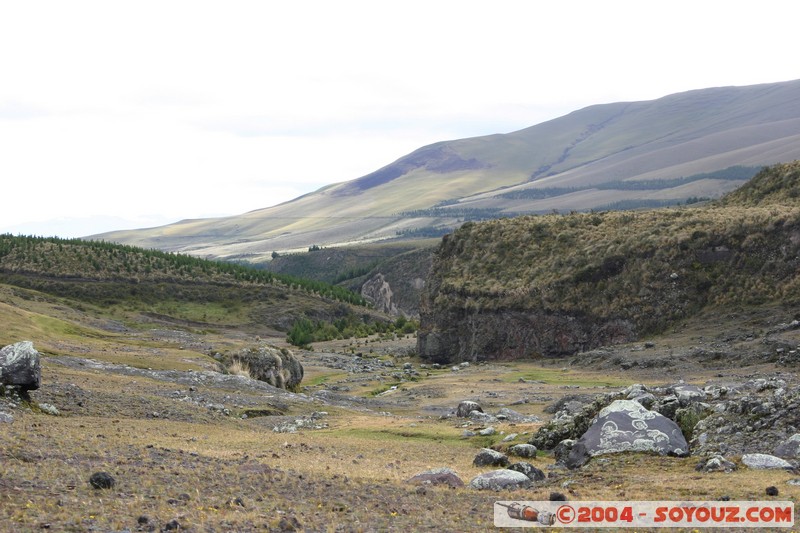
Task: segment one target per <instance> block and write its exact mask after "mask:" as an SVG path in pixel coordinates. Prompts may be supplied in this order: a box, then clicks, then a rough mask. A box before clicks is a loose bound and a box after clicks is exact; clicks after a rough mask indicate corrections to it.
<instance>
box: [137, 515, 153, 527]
mask: <svg viewBox="0 0 800 533" xmlns="http://www.w3.org/2000/svg"><path fill="white" fill-rule="evenodd" d="M136 523H137V524H139V525H140V526H146V525H147V524H149V523H150V517H149V516H145V515H141V516H140V517H139V518H137V519H136Z"/></svg>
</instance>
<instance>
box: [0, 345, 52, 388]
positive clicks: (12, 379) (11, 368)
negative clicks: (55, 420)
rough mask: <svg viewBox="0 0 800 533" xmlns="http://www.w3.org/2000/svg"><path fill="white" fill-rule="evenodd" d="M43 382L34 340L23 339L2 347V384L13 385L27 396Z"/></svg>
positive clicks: (0, 362) (0, 359)
mask: <svg viewBox="0 0 800 533" xmlns="http://www.w3.org/2000/svg"><path fill="white" fill-rule="evenodd" d="M41 383H42V369H41V363H40V361H39V352H37V351H36V349H35V348H34V347H33V343H32V342H30V341H22V342H18V343H16V344H10V345H8V346H6V347H4V348H3V349H0V386H3V387H12V388H14V389H16V390H17V391H19V392H20V393H21V394H22V395H23V396H25V395H27V393H28V391H31V390H36V389H38V388H39V386H40V385H41Z"/></svg>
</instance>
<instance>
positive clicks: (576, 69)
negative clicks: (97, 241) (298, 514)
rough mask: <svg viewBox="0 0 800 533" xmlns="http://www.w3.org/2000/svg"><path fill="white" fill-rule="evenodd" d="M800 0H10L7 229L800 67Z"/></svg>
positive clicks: (136, 206) (311, 186)
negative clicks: (799, 43)
mask: <svg viewBox="0 0 800 533" xmlns="http://www.w3.org/2000/svg"><path fill="white" fill-rule="evenodd" d="M798 20H800V3H797V2H789V1H770V0H761V1H759V2H743V1H742V2H738V1H731V0H727V1H709V0H701V1H698V0H691V1H682V0H670V1H655V0H652V1H642V0H635V1H613V0H605V1H598V0H587V1H555V0H553V1H534V0H525V1H503V0H498V1H494V2H489V1H488V0H483V1H479V2H478V1H469V0H456V1H450V0H425V1H417V0H405V1H403V2H382V1H379V0H371V1H358V2H356V1H349V0H336V1H330V0H328V1H298V0H293V1H291V2H289V1H280V2H278V1H268V0H261V1H252V2H250V1H235V0H232V1H221V0H220V1H215V2H206V1H198V0H191V1H186V2H183V1H169V0H158V1H143V0H136V1H129V2H128V1H126V2H123V1H109V0H102V1H96V2H86V1H76V0H71V1H69V2H65V1H63V0H59V1H36V2H33V1H30V2H28V1H18V2H17V1H4V0H0V176H1V177H2V196H0V198H2V203H0V233H3V232H12V233H20V232H21V233H35V234H40V235H59V236H82V235H88V234H92V233H97V232H101V231H107V230H112V229H123V228H135V227H145V226H152V225H157V224H162V223H168V222H173V221H177V220H180V219H184V218H198V217H208V216H221V215H233V214H239V213H243V212H246V211H249V210H253V209H258V208H262V207H267V206H270V205H274V204H276V203H280V202H284V201H287V200H290V199H292V198H294V197H297V196H299V195H301V194H304V193H306V192H309V191H312V190H315V189H317V188H319V187H321V186H323V185H326V184H329V183H334V182H340V181H345V180H350V179H355V178H357V177H360V176H362V175H364V174H367V173H369V172H371V171H373V170H376V169H377V168H379V167H381V166H383V165H386V164H388V163H390V162H392V161H394V160H395V159H397V158H399V157H401V156H403V155H405V154H407V153H408V152H411V151H412V150H414V149H416V148H419V147H420V146H423V145H425V144H429V143H432V142H436V141H441V140H447V139H454V138H462V137H470V136H475V135H485V134H492V133H506V132H510V131H514V130H517V129H521V128H525V127H528V126H531V125H534V124H537V123H540V122H543V121H545V120H549V119H552V118H555V117H558V116H561V115H564V114H566V113H568V112H570V111H573V110H575V109H579V108H581V107H585V106H587V105H592V104H597V103H608V102H615V101H632V100H649V99H653V98H658V97H660V96H664V95H667V94H671V93H675V92H680V91H685V90H690V89H700V88H705V87H714V86H724V85H750V84H756V83H769V82H777V81H786V80H792V79H797V78H800V71H799V70H798V61H797V57H796V55H797V53H796V51H797V21H798Z"/></svg>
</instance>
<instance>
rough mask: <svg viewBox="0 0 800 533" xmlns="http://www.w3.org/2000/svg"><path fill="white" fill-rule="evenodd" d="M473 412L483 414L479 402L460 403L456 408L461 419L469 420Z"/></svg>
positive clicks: (465, 401) (466, 401) (464, 401)
mask: <svg viewBox="0 0 800 533" xmlns="http://www.w3.org/2000/svg"><path fill="white" fill-rule="evenodd" d="M473 411H477V412H479V413H482V412H483V409H482V408H481V406H480V405H479V404H478V402H473V401H471V400H462V401H461V403H459V404H458V407H457V408H456V416H457V417H459V418H467V417H469V415H470V414H471V413H472V412H473Z"/></svg>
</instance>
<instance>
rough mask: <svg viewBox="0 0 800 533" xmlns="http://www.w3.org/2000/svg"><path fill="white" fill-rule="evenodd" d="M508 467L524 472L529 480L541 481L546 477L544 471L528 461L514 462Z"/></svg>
mask: <svg viewBox="0 0 800 533" xmlns="http://www.w3.org/2000/svg"><path fill="white" fill-rule="evenodd" d="M508 469H509V470H513V471H514V472H520V473H522V474H525V475H526V476H528V479H530V480H531V481H541V480H543V479H545V478H546V477H547V476H545V475H544V472H542V471H541V470H540V469H538V468H536V467H535V466H533V465H532V464H530V463H514V464H512V465H510V466H509V467H508Z"/></svg>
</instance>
